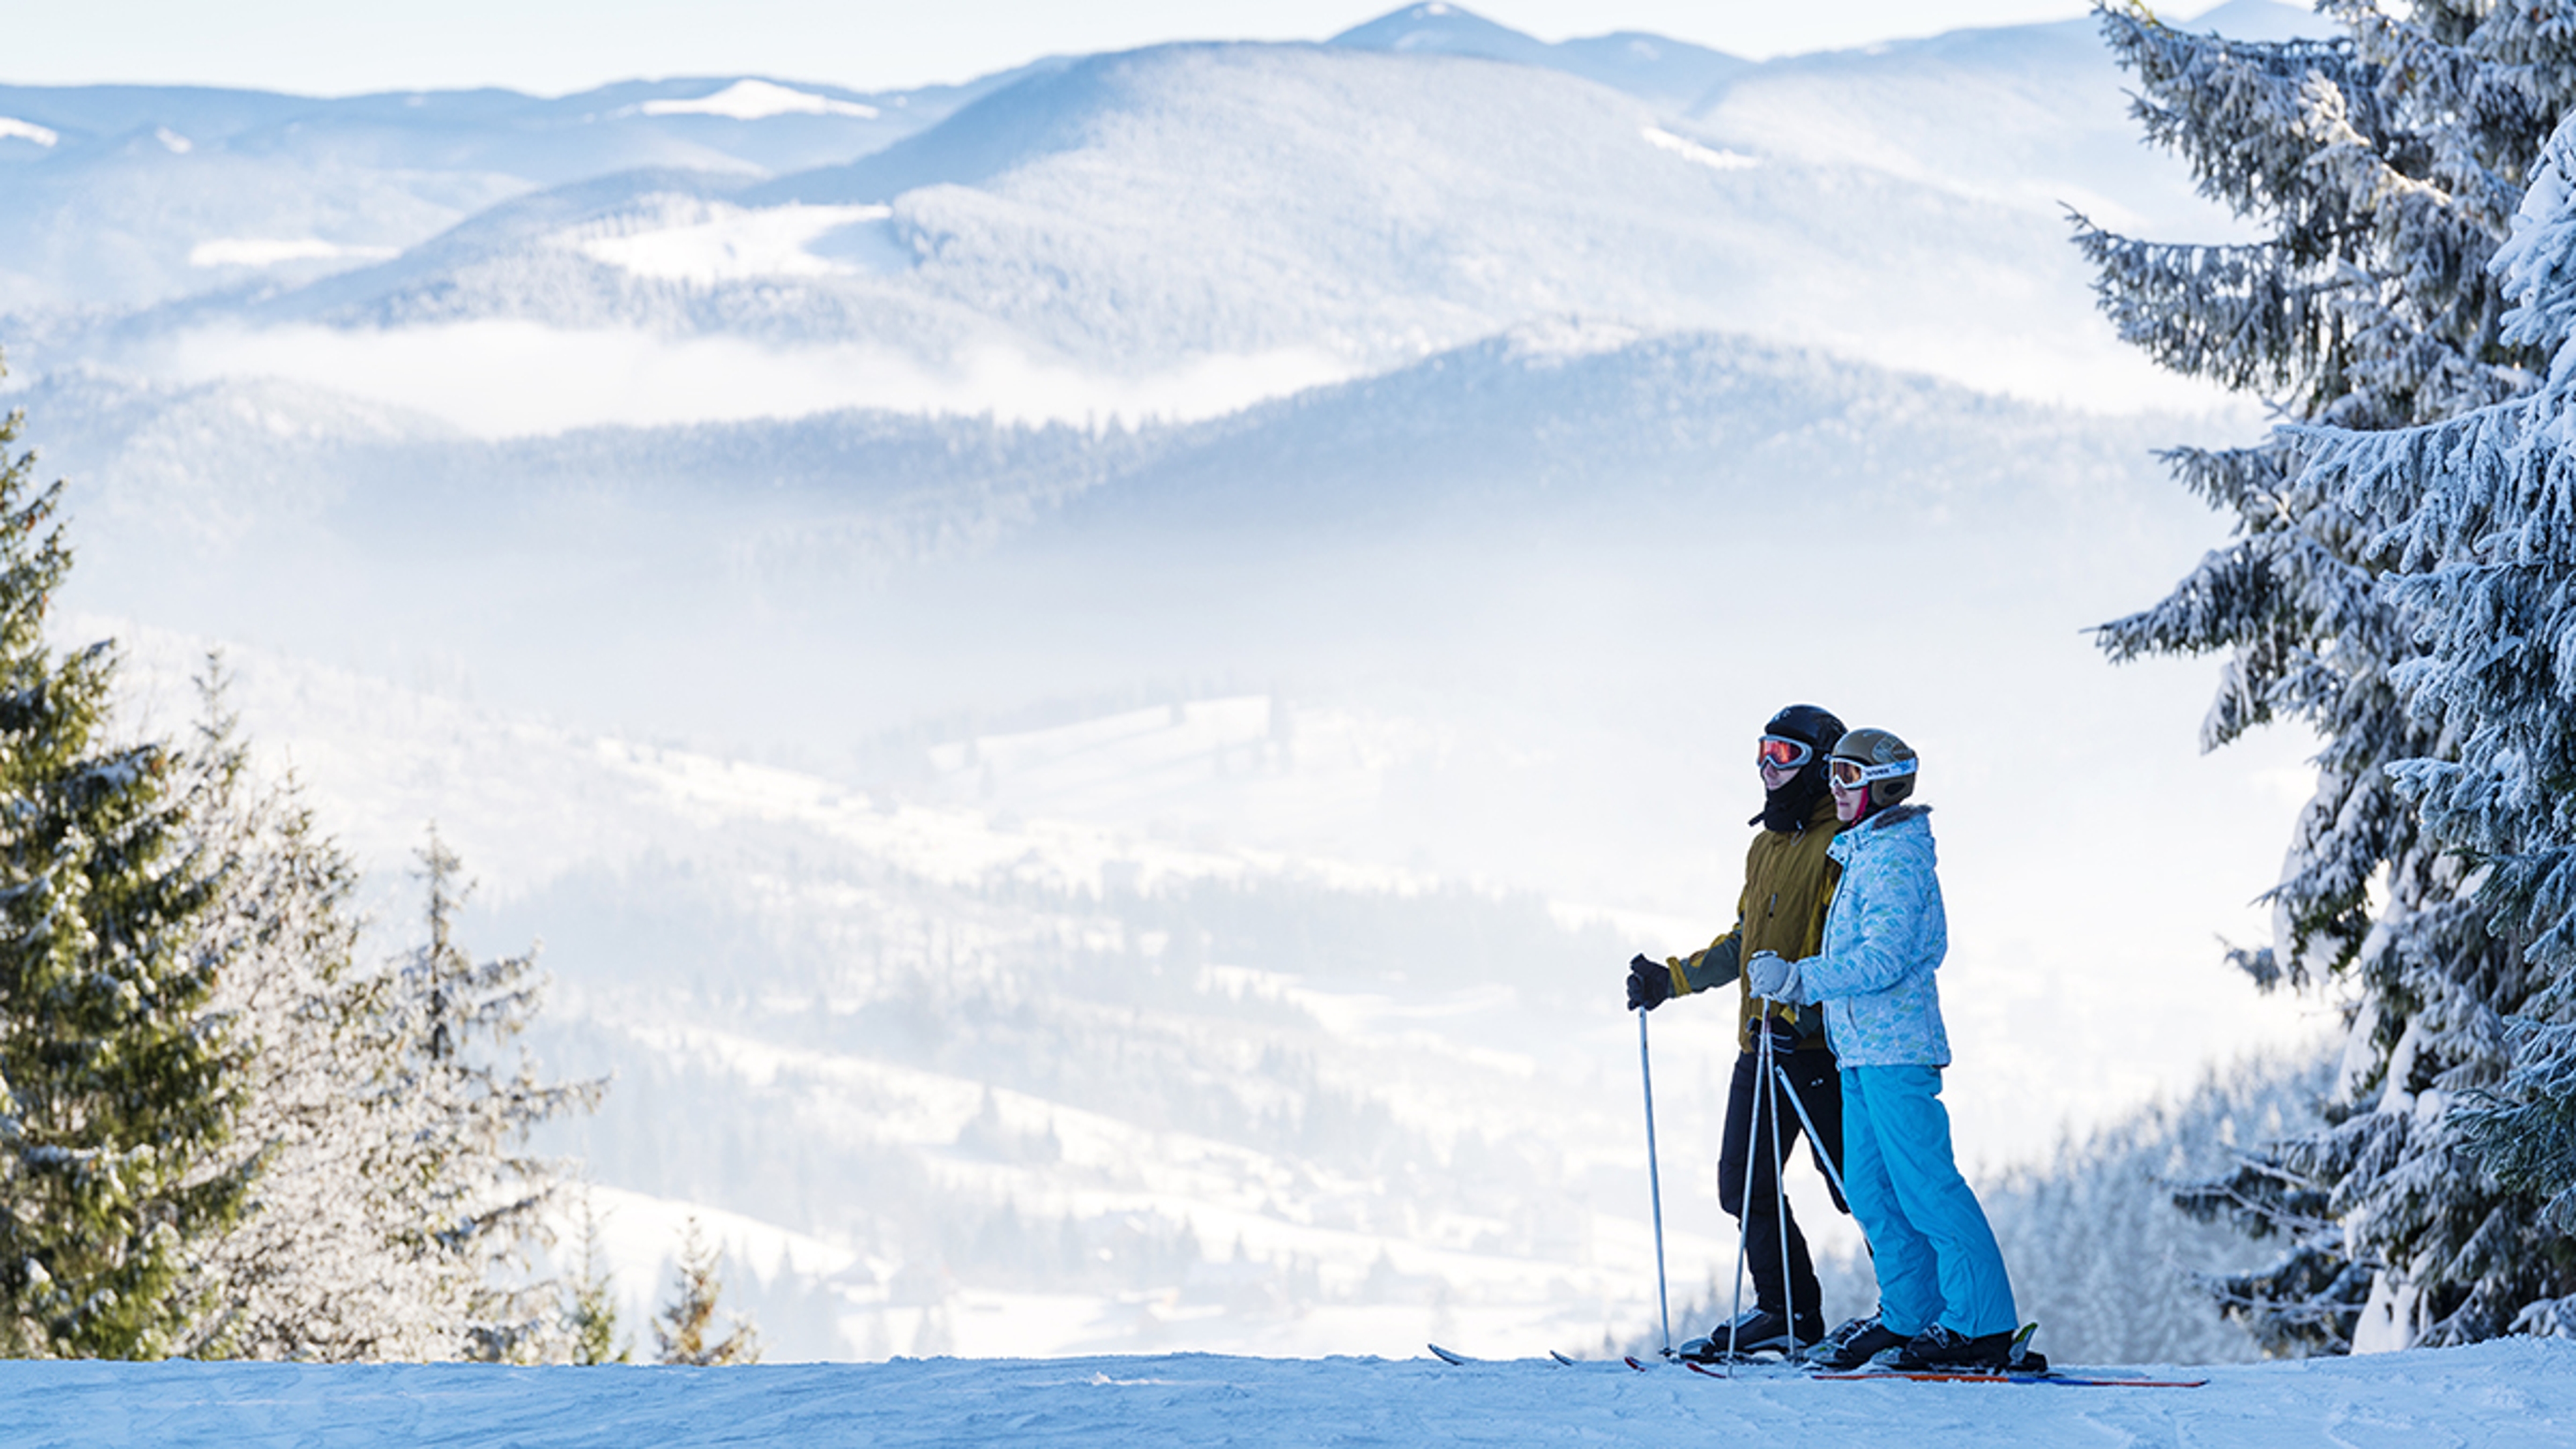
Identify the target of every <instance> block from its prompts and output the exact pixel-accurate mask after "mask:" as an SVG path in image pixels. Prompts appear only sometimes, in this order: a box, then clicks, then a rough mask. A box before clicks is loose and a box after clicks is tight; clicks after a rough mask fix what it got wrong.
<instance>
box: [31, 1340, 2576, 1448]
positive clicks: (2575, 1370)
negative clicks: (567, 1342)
mask: <svg viewBox="0 0 2576 1449" xmlns="http://www.w3.org/2000/svg"><path fill="white" fill-rule="evenodd" d="M2206 1376H2207V1378H2208V1379H2209V1383H2208V1386H2207V1387H2205V1388H2198V1389H2174V1390H2152V1389H2049V1388H2036V1389H2009V1388H2008V1389H1997V1388H1992V1387H1989V1386H1986V1385H1982V1384H1913V1383H1867V1384H1852V1383H1820V1382H1814V1381H1809V1380H1805V1379H1791V1380H1772V1379H1739V1380H1738V1381H1736V1382H1734V1383H1726V1382H1723V1381H1718V1380H1711V1379H1706V1378H1703V1377H1701V1376H1699V1375H1695V1374H1686V1373H1684V1372H1683V1371H1682V1370H1680V1369H1678V1368H1674V1369H1664V1370H1659V1371H1656V1372H1653V1373H1647V1374H1640V1373H1637V1372H1635V1371H1633V1370H1631V1369H1629V1368H1627V1367H1626V1366H1625V1365H1623V1364H1617V1363H1585V1364H1578V1365H1575V1366H1572V1367H1565V1366H1561V1365H1558V1364H1555V1363H1552V1362H1550V1361H1548V1360H1546V1359H1537V1360H1536V1361H1534V1362H1533V1361H1529V1360H1527V1359H1524V1360H1523V1361H1520V1362H1514V1363H1499V1364H1476V1365H1469V1366H1467V1367H1464V1368H1451V1367H1448V1366H1446V1365H1443V1364H1440V1363H1437V1362H1435V1361H1433V1360H1432V1359H1430V1358H1429V1357H1427V1356H1423V1357H1415V1358H1412V1359H1409V1360H1405V1361H1401V1362H1392V1363H1390V1362H1380V1361H1371V1360H1366V1359H1337V1360H1329V1361H1325V1362H1320V1363H1315V1362H1304V1363H1300V1362H1279V1361H1265V1360H1260V1359H1230V1358H1211V1357H1205V1356H1201V1355H1194V1354H1180V1355H1164V1356H1156V1357H1143V1358H1133V1357H1129V1358H1098V1359H1074V1360H1069V1361H1062V1360H1060V1361H1055V1362H1029V1361H1025V1360H1015V1361H1003V1362H976V1361H959V1360H946V1359H939V1360H932V1361H929V1362H906V1363H893V1364H882V1365H867V1366H824V1365H811V1366H777V1367H757V1368H739V1369H635V1368H625V1369H621V1368H589V1369H584V1368H556V1369H510V1368H489V1367H483V1366H479V1365H461V1364H460V1365H443V1366H420V1367H397V1368H330V1367H317V1366H312V1365H301V1364H295V1365H290V1364H195V1363H170V1364H114V1363H19V1364H9V1365H5V1366H0V1390H5V1391H6V1392H8V1393H9V1395H10V1397H11V1400H12V1402H13V1403H14V1404H15V1405H16V1406H17V1407H16V1409H15V1410H14V1413H15V1415H16V1419H17V1429H18V1432H20V1433H22V1434H24V1435H25V1436H26V1437H27V1438H28V1440H29V1441H30V1442H33V1443H43V1444H52V1443H73V1442H92V1441H95V1440H97V1439H98V1438H100V1437H101V1436H102V1435H127V1434H130V1435H131V1436H133V1437H134V1438H137V1439H142V1438H147V1437H148V1438H149V1439H151V1440H152V1441H153V1442H154V1443H157V1444H165V1445H170V1446H173V1449H196V1446H200V1445H203V1446H216V1445H233V1444H240V1443H245V1442H254V1441H262V1440H268V1439H274V1438H280V1437H286V1436H289V1435H292V1436H293V1437H295V1438H296V1439H297V1440H299V1441H301V1442H313V1443H322V1444H331V1445H348V1446H351V1449H373V1446H377V1445H394V1444H406V1443H414V1442H418V1441H419V1440H420V1439H421V1438H423V1437H426V1436H440V1437H454V1438H457V1439H460V1440H470V1441H473V1442H479V1443H502V1442H507V1443H544V1444H555V1445H566V1446H573V1445H599V1446H603V1449H609V1446H615V1449H629V1446H634V1445H661V1444H693V1443H707V1442H723V1443H727V1444H742V1445H778V1446H793V1449H814V1446H836V1445H843V1444H850V1445H860V1444H865V1445H888V1446H894V1445H952V1444H960V1443H984V1442H992V1441H995V1440H999V1439H1006V1438H1007V1439H1009V1440H1011V1441H1012V1442H1015V1443H1026V1444H1037V1445H1046V1446H1058V1445H1063V1446H1075V1445H1102V1446H1110V1445H1116V1446H1120V1449H1129V1446H1152V1449H1160V1446H1166V1445H1168V1446H1173V1449H1203V1446H1205V1445H1208V1444H1235V1445H1244V1446H1248V1449H1267V1446H1273V1445H1276V1446H1281V1449H1290V1446H1299V1449H1302V1446H1307V1445H1313V1444H1322V1443H1376V1444H1393V1443H1401V1444H1408V1445H1411V1444H1422V1445H1445V1444H1460V1445H1467V1444H1475V1445H1486V1444H1499V1443H1512V1444H1526V1443H1541V1442H1567V1443H1587V1444H1603V1445H1620V1446H1625V1445H1641V1446H1642V1445H1662V1444H1674V1443H1735V1442H1759V1443H1763V1444H1776V1445H1779V1446H1781V1449H1848V1446H1851V1445H1871V1446H1886V1445H1899V1444H1902V1445H1923V1446H1927V1449H1991V1446H1993V1445H1995V1444H1998V1443H2018V1444H2031V1445H2048V1444H2226V1445H2231V1446H2237V1449H2328V1446H2333V1449H2346V1446H2350V1445H2353V1444H2389V1445H2397V1444H2408V1445H2412V1444H2462V1445H2480V1446H2484V1445H2499V1446H2500V1445H2532V1446H2548V1445H2564V1444H2567V1443H2569V1442H2571V1436H2570V1433H2569V1429H2568V1426H2569V1424H2570V1423H2571V1421H2576V1348H2571V1347H2570V1346H2569V1345H2568V1344H2567V1343H2565V1342H2564V1341H2552V1340H2542V1341H2534V1340H2530V1339H2509V1340H2504V1341H2500V1342H2495V1343H2486V1344H2479V1345H2477V1346H2475V1347H2471V1348H2454V1349H2438V1350H2420V1351H2417V1352H2412V1353H2403V1354H2392V1355H2388V1356H2385V1357H2379V1358H2371V1359H2350V1360H2341V1361H2334V1362H2310V1363H2297V1364H2259V1365H2247V1366H2241V1367H2222V1368H2213V1369H2210V1370H2207V1373H2206Z"/></svg>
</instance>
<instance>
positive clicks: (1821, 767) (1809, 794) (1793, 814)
mask: <svg viewBox="0 0 2576 1449" xmlns="http://www.w3.org/2000/svg"><path fill="white" fill-rule="evenodd" d="M1762 732H1763V733H1764V734H1766V735H1778V736H1780V737H1781V738H1782V739H1790V740H1798V741H1802V742H1803V743H1805V744H1806V745H1807V746H1808V747H1809V748H1810V749H1811V750H1813V751H1814V753H1812V754H1810V755H1809V756H1808V757H1807V763H1805V764H1803V765H1800V766H1799V767H1798V773H1796V774H1795V775H1792V776H1790V777H1789V779H1788V782H1787V783H1785V784H1783V785H1782V786H1781V787H1780V788H1779V789H1777V790H1774V791H1772V792H1771V793H1770V795H1769V796H1767V797H1766V798H1765V799H1764V800H1763V802H1762V813H1761V814H1759V815H1756V816H1754V817H1753V819H1752V820H1751V821H1748V822H1746V823H1748V824H1759V825H1760V826H1761V827H1762V828H1763V829H1765V830H1777V831H1780V832H1781V833H1783V834H1790V833H1794V832H1796V831H1800V830H1804V829H1806V828H1807V822H1808V820H1809V819H1810V818H1811V817H1813V816H1814V815H1815V813H1816V802H1817V801H1819V800H1822V799H1823V798H1825V788H1826V787H1825V752H1826V751H1828V750H1831V749H1832V748H1833V747H1834V742H1835V741H1837V740H1839V739H1841V738H1842V737H1843V722H1842V721H1841V720H1838V719H1836V718H1834V717H1833V715H1832V714H1830V713H1828V712H1827V711H1825V710H1821V709H1818V708H1816V707H1815V706H1814V705H1812V704H1793V705H1791V706H1789V707H1788V708H1787V709H1784V710H1782V711H1780V712H1779V713H1778V714H1775V715H1773V716H1771V722H1770V723H1769V724H1767V725H1764V726H1763V727H1762Z"/></svg>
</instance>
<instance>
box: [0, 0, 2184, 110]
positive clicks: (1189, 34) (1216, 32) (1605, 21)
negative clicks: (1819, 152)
mask: <svg viewBox="0 0 2576 1449" xmlns="http://www.w3.org/2000/svg"><path fill="white" fill-rule="evenodd" d="M1397 3H1398V0H722V3H717V0H226V3H223V4H208V3H206V0H39V3H32V4H21V5H10V6H7V7H6V9H7V11H8V15H7V19H6V21H5V22H0V24H5V38H6V42H7V45H6V49H5V51H0V82H9V83H16V84H22V85H25V84H41V85H58V84H67V83H87V82H98V81H135V82H151V83H172V82H195V83H200V84H211V85H228V86H253V87H259V88H263V89H273V90H288V91H301V92H308V93H315V94H324V95H341V94H351V93H356V92H362V91H377V90H400V89H410V88H431V87H454V86H470V85H500V86H508V87H512V88H514V89H518V90H525V91H533V92H537V93H540V94H549V95H554V94H562V93H565V92H568V91H576V90H582V89H586V88H588V87H590V86H594V85H597V84H600V83H601V82H604V81H611V80H624V79H630V78H634V77H639V76H666V75H708V74H735V73H742V72H753V73H759V74H765V75H775V76H783V77H791V78H796V79H804V80H814V81H825V82H831V83H836V84H840V85H847V86H854V87H858V88H861V89H877V88H886V87H897V86H914V85H922V84H926V83H930V82H935V81H956V80H965V79H968V78H970V77H972V76H976V75H981V74H984V73H987V72H990V71H995V70H1000V69H1003V68H1005V67H1007V66H1012V65H1017V64H1019V63H1021V62H1023V61H1027V60H1031V59H1034V58H1036V57H1038V56H1041V55H1045V54H1049V53H1051V52H1082V51H1098V50H1116V49H1124V48H1127V47H1130V46H1137V45H1149V44H1153V43H1155V42H1157V41H1164V40H1181V39H1265V40H1269V39H1321V38H1323V37H1324V36H1327V35H1330V34H1332V33H1334V32H1335V31H1338V30H1343V29H1346V28H1348V27H1350V26H1352V25H1355V24H1358V23H1359V22H1361V21H1363V20H1368V19H1372V18H1374V17H1376V16H1378V15H1381V14H1384V13H1386V12H1387V11H1389V10H1392V9H1395V8H1397ZM2209 3H2212V0H2199V3H2197V4H2193V5H2191V6H2189V7H2188V8H2190V9H2194V10H2197V9H2203V8H2206V6H2207V5H2208V4H2209ZM1468 8H1469V9H1472V10H1475V11H1476V12H1477V13H1479V14H1482V15H1484V16H1486V17H1487V18H1489V19H1492V20H1496V21H1499V22H1501V23H1503V24H1505V25H1509V26H1512V27H1514V28H1516V29H1520V30H1525V31H1528V32H1529V33H1531V34H1533V35H1537V36H1539V37H1541V38H1543V39H1547V40H1562V39H1564V38H1566V37H1568V36H1574V35H1598V34H1601V33H1602V32H1604V31H1610V30H1647V31H1655V32H1658V33H1661V34H1664V35H1670V36H1673V37H1676V38H1678V39H1683V40H1691V41H1696V42H1698V43H1700V44H1702V45H1708V46H1714V47H1716V48H1718V49H1720V50H1727V51H1732V52H1734V53H1736V54H1738V55H1745V56H1752V57H1757V58H1758V57H1762V56H1769V55H1778V54H1784V53H1789V52H1795V51H1804V50H1819V49H1827V48H1836V47H1842V46H1853V45H1864V44H1868V43H1870V42H1873V41H1879V40H1888V39H1895V38H1901V37H1907V36H1918V35H1929V34H1934V33H1937V32H1939V31H1943V30H1953V29H1958V28H1960V27H1962V26H1975V25H2010V24H2019V23H2022V22H2026V21H2033V20H2058V19H2065V18H2067V17H2070V16H2076V15H2081V14H2083V13H2084V12H2085V10H2086V9H2087V8H2088V7H2087V6H2086V5H2085V3H2084V0H1480V3H1475V4H1471V5H1469V6H1468Z"/></svg>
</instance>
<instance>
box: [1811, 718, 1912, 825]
mask: <svg viewBox="0 0 2576 1449" xmlns="http://www.w3.org/2000/svg"><path fill="white" fill-rule="evenodd" d="M1835 760H1850V761H1852V762H1853V763H1855V764H1857V765H1859V766H1860V767H1861V769H1862V771H1863V772H1864V773H1863V774H1862V776H1861V778H1862V779H1864V780H1867V781H1868V782H1869V808H1870V809H1872V810H1884V809H1886V808H1887V807H1889V806H1890V805H1894V804H1896V803H1898V802H1899V801H1902V800H1903V799H1904V798H1905V797H1906V796H1908V795H1911V794H1913V793H1914V780H1915V768H1916V764H1915V759H1914V749H1913V747H1912V746H1910V745H1908V744H1906V743H1905V741H1903V740H1900V739H1898V738H1897V737H1896V736H1894V735H1892V734H1889V733H1888V732H1887V731H1885V730H1874V729H1856V730H1853V731H1852V732H1851V733H1849V734H1847V735H1844V736H1843V737H1842V738H1841V739H1839V740H1837V741H1835V742H1834V750H1833V753H1832V754H1831V755H1829V756H1827V757H1826V765H1827V768H1828V769H1830V768H1831V767H1832V762H1833V761H1835Z"/></svg>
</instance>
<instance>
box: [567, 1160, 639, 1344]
mask: <svg viewBox="0 0 2576 1449" xmlns="http://www.w3.org/2000/svg"><path fill="white" fill-rule="evenodd" d="M564 1333H565V1336H566V1337H567V1338H568V1339H569V1340H570V1341H571V1345H572V1353H571V1360H572V1362H574V1363H577V1364H603V1363H626V1362H629V1361H631V1360H632V1359H633V1358H634V1357H635V1349H634V1345H633V1344H632V1343H620V1342H618V1341H617V1292H616V1287H615V1285H614V1283H613V1282H612V1281H611V1280H610V1277H609V1273H608V1269H607V1267H606V1266H605V1265H604V1264H603V1263H601V1261H600V1246H599V1215H598V1212H597V1210H596V1209H595V1208H594V1207H593V1206H592V1205H591V1201H590V1194H589V1193H587V1192H585V1193H583V1194H582V1196H581V1268H580V1275H579V1276H578V1277H576V1278H575V1279H574V1280H573V1284H572V1291H571V1293H570V1294H569V1295H568V1299H567V1302H566V1304H565V1309H564Z"/></svg>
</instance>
